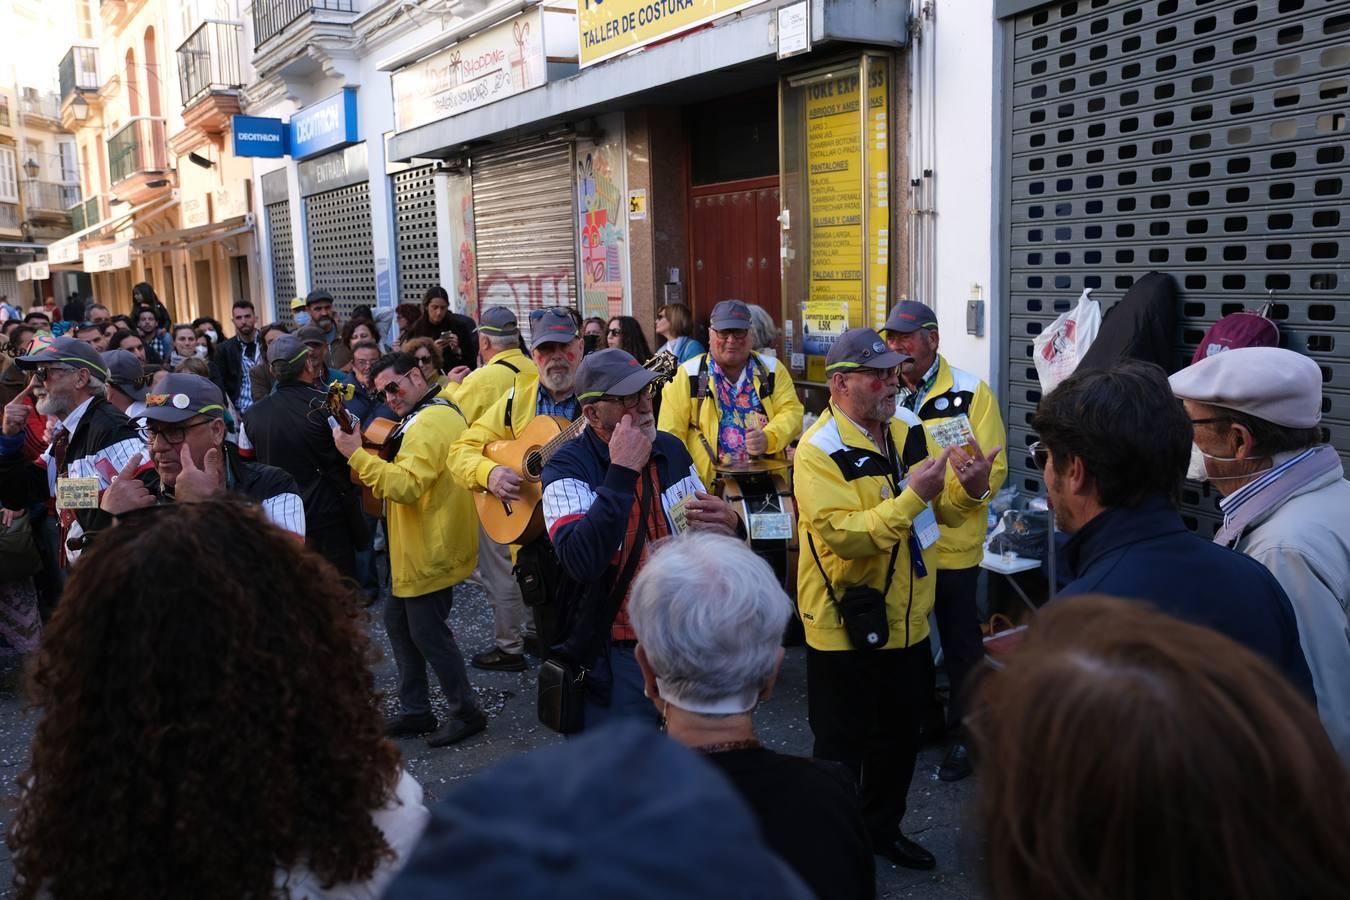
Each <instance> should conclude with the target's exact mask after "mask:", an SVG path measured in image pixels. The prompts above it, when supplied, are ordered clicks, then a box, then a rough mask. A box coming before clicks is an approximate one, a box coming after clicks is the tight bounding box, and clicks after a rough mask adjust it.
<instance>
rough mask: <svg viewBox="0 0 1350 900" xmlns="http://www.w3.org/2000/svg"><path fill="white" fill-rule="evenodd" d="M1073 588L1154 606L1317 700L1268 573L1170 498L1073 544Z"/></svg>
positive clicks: (1103, 519)
mask: <svg viewBox="0 0 1350 900" xmlns="http://www.w3.org/2000/svg"><path fill="white" fill-rule="evenodd" d="M1065 553H1066V560H1065V561H1066V563H1067V565H1068V569H1069V571H1070V572H1071V573H1072V575H1073V581H1071V582H1070V583H1069V584H1068V585H1066V586H1065V587H1064V589H1063V591H1062V592H1061V593H1060V596H1061V597H1068V596H1071V595H1074V594H1109V595H1111V596H1113V597H1123V598H1125V599H1127V600H1146V601H1148V602H1149V603H1151V604H1153V605H1154V606H1155V607H1157V608H1158V609H1160V610H1162V611H1163V612H1165V613H1167V614H1168V615H1172V616H1176V617H1177V618H1178V619H1184V620H1186V621H1187V622H1193V623H1195V624H1196V625H1204V626H1206V627H1208V628H1212V629H1214V630H1215V631H1218V632H1220V633H1221V634H1224V635H1227V636H1228V637H1230V638H1232V639H1233V640H1235V641H1237V642H1238V643H1239V644H1242V645H1244V646H1246V647H1247V648H1248V649H1251V650H1254V651H1255V652H1257V653H1259V654H1261V655H1262V656H1264V657H1265V658H1266V659H1267V660H1269V661H1270V663H1271V664H1272V665H1274V666H1275V668H1277V669H1279V670H1280V671H1281V672H1284V673H1285V675H1287V676H1288V677H1289V680H1290V682H1292V683H1293V685H1294V687H1296V688H1297V689H1298V690H1299V691H1301V692H1302V693H1303V694H1305V695H1306V696H1307V697H1308V698H1309V699H1313V696H1314V695H1313V686H1312V674H1311V673H1310V672H1309V670H1308V661H1307V659H1306V658H1305V657H1304V655H1303V648H1302V646H1301V645H1300V644H1299V640H1298V624H1297V621H1296V620H1295V618H1294V609H1293V607H1292V606H1290V604H1289V598H1288V597H1287V596H1286V595H1285V593H1284V589H1283V588H1281V587H1280V583H1279V582H1278V581H1276V580H1275V576H1273V575H1271V574H1270V571H1269V570H1268V569H1266V567H1265V566H1263V565H1261V564H1260V563H1259V562H1257V561H1256V560H1254V559H1252V558H1251V557H1248V556H1244V555H1243V554H1241V553H1238V552H1236V551H1233V550H1229V549H1228V548H1226V547H1222V546H1220V545H1218V544H1216V543H1214V542H1213V541H1207V540H1205V539H1204V538H1203V537H1201V536H1200V535H1198V534H1195V533H1193V532H1191V531H1190V530H1189V529H1187V528H1186V525H1185V523H1184V522H1182V521H1181V516H1180V514H1178V513H1177V511H1176V508H1175V507H1174V506H1173V505H1172V504H1171V503H1170V502H1169V501H1168V500H1167V498H1165V497H1161V496H1159V497H1151V498H1149V499H1147V500H1145V501H1144V502H1143V503H1141V504H1139V506H1137V507H1134V508H1132V509H1125V508H1119V509H1110V510H1107V511H1106V512H1104V513H1102V514H1101V515H1099V516H1097V517H1096V518H1095V519H1093V520H1092V521H1091V522H1088V523H1087V525H1085V526H1084V527H1083V529H1082V530H1081V531H1079V532H1078V533H1077V534H1075V535H1074V536H1073V537H1072V538H1070V539H1069V541H1068V543H1067V544H1066V545H1065Z"/></svg>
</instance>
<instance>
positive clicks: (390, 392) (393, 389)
mask: <svg viewBox="0 0 1350 900" xmlns="http://www.w3.org/2000/svg"><path fill="white" fill-rule="evenodd" d="M408 374H409V373H407V372H404V373H403V374H402V375H400V376H398V377H397V378H395V379H394V380H393V381H390V382H389V383H387V384H386V385H385V386H384V387H382V388H380V393H382V394H384V395H385V396H386V397H392V396H394V395H395V394H397V393H398V392H399V386H398V383H399V382H400V381H402V380H403V379H405V378H407V377H408Z"/></svg>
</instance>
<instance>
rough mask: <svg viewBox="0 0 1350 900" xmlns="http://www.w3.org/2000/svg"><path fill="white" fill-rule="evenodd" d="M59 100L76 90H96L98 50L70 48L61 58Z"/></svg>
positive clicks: (93, 48) (64, 98)
mask: <svg viewBox="0 0 1350 900" xmlns="http://www.w3.org/2000/svg"><path fill="white" fill-rule="evenodd" d="M59 71H60V77H61V100H62V102H64V101H65V100H66V98H68V97H69V96H70V95H71V94H72V93H74V92H75V91H76V90H81V91H96V90H98V87H99V84H98V48H96V47H71V48H70V50H68V51H67V52H66V55H65V56H63V57H62V58H61V66H60V69H59Z"/></svg>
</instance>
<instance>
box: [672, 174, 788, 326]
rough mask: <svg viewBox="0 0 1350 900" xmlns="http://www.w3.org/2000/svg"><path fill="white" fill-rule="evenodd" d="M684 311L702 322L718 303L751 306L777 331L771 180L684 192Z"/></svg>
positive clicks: (774, 188) (775, 209)
mask: <svg viewBox="0 0 1350 900" xmlns="http://www.w3.org/2000/svg"><path fill="white" fill-rule="evenodd" d="M689 193H690V203H691V204H692V207H693V209H692V210H691V215H690V217H689V241H690V250H691V252H690V258H691V260H692V265H693V270H694V271H693V275H692V278H691V286H692V297H691V306H690V308H691V309H692V310H693V312H694V318H696V319H700V320H702V319H706V318H707V316H708V314H709V313H711V312H712V308H713V307H714V306H716V305H717V304H718V303H719V302H720V301H722V300H732V299H735V300H744V301H745V302H746V303H755V304H758V305H759V306H762V307H764V309H765V310H766V311H767V312H768V313H769V314H770V315H772V316H773V319H774V321H775V322H777V323H778V324H779V326H780V328H781V326H782V322H781V321H780V317H781V313H782V305H783V303H782V293H781V290H780V278H781V273H780V272H779V267H778V256H779V250H778V248H779V228H778V213H779V193H778V178H777V176H773V177H769V178H749V179H746V180H744V181H724V182H721V183H719V184H706V185H698V186H694V187H691V188H690V189H689Z"/></svg>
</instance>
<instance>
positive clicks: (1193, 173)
mask: <svg viewBox="0 0 1350 900" xmlns="http://www.w3.org/2000/svg"><path fill="white" fill-rule="evenodd" d="M1012 29H1013V34H1014V36H1015V37H1014V42H1013V52H1012V54H1011V67H1012V90H1011V95H1010V96H1011V104H1012V106H1011V109H1010V110H1009V122H1010V134H1009V147H1010V156H1009V158H1008V172H1009V173H1010V179H1009V184H1008V185H1007V188H1008V190H1009V192H1010V194H1009V198H1010V206H1009V226H1010V234H1009V242H1008V257H1009V258H1008V273H1007V274H1008V280H1007V285H1008V294H1007V302H1006V303H1005V304H1004V315H1005V325H1006V328H1007V330H1006V331H1005V333H1006V334H1007V335H1008V336H1009V337H1008V340H1009V346H1008V352H1007V363H1006V365H1007V369H1006V371H1005V373H1004V375H1005V377H1006V380H1005V382H1004V383H1005V385H1007V397H1006V401H1005V402H1006V406H1007V416H1008V428H1009V444H1010V446H1011V447H1013V448H1017V449H1018V450H1021V449H1022V448H1024V447H1026V446H1027V445H1028V444H1029V443H1030V442H1031V441H1032V440H1034V436H1033V435H1032V433H1031V430H1030V427H1029V423H1030V417H1031V414H1032V412H1033V411H1034V410H1035V408H1036V404H1037V402H1038V401H1039V400H1040V387H1039V383H1038V381H1037V377H1036V369H1035V366H1034V364H1033V362H1032V341H1033V340H1034V338H1035V336H1036V335H1037V334H1038V333H1039V332H1040V331H1041V330H1042V329H1043V328H1044V327H1045V326H1046V325H1048V324H1049V323H1050V322H1052V321H1053V320H1054V318H1055V317H1056V316H1058V315H1059V314H1060V313H1061V312H1063V311H1065V310H1067V309H1069V308H1070V307H1071V306H1072V305H1073V304H1074V303H1075V302H1076V301H1077V297H1078V295H1079V293H1080V292H1081V291H1082V290H1083V288H1085V287H1091V288H1096V289H1097V290H1094V296H1095V297H1096V298H1097V299H1098V300H1100V301H1102V302H1103V307H1104V308H1106V307H1109V306H1110V305H1111V304H1112V303H1114V302H1115V301H1118V300H1119V299H1120V297H1121V296H1122V295H1123V294H1124V292H1125V290H1126V289H1127V288H1129V287H1130V285H1131V284H1132V283H1133V280H1134V278H1136V277H1139V276H1142V275H1144V274H1146V273H1147V272H1149V271H1150V270H1155V271H1160V272H1166V273H1169V274H1171V275H1172V276H1173V277H1174V278H1175V279H1176V281H1177V283H1178V286H1179V287H1180V289H1181V299H1180V308H1179V314H1180V320H1181V324H1180V326H1179V329H1178V334H1177V336H1176V364H1177V365H1178V366H1181V365H1184V364H1186V363H1188V362H1189V361H1190V358H1191V354H1192V353H1193V352H1194V351H1195V348H1196V346H1197V345H1198V344H1199V342H1200V340H1201V338H1202V337H1203V335H1204V331H1205V329H1206V328H1207V327H1208V326H1209V325H1210V324H1211V323H1213V322H1214V321H1215V320H1217V319H1218V318H1220V317H1221V316H1223V315H1226V314H1228V313H1230V312H1234V311H1237V310H1239V309H1242V308H1244V307H1245V308H1249V309H1255V308H1256V307H1257V306H1259V305H1260V304H1261V303H1262V302H1263V301H1264V300H1266V299H1267V291H1268V290H1274V291H1275V292H1276V293H1275V306H1274V312H1273V317H1274V318H1276V319H1277V320H1278V322H1279V326H1280V331H1281V335H1282V337H1281V341H1282V344H1283V345H1284V346H1286V347H1288V348H1290V349H1293V350H1298V351H1300V352H1302V353H1306V354H1307V355H1309V356H1310V357H1312V358H1313V359H1314V360H1316V361H1317V362H1318V363H1319V364H1320V365H1321V367H1322V373H1323V393H1324V397H1325V400H1324V403H1323V414H1324V417H1325V418H1324V424H1325V426H1326V432H1327V436H1328V438H1329V439H1330V440H1332V441H1333V442H1334V443H1335V444H1336V446H1337V447H1339V448H1340V450H1341V454H1342V457H1344V458H1346V459H1347V460H1348V461H1350V333H1347V326H1350V272H1347V271H1346V263H1347V260H1350V238H1348V237H1347V230H1346V221H1345V219H1344V216H1345V215H1346V210H1345V203H1346V198H1347V197H1348V196H1350V192H1347V187H1346V185H1347V182H1350V163H1348V162H1347V160H1346V143H1347V142H1346V129H1345V125H1346V123H1345V115H1346V112H1347V108H1346V107H1347V104H1346V100H1347V84H1348V83H1350V44H1348V43H1347V41H1350V9H1348V8H1347V6H1346V3H1345V0H1257V2H1252V3H1233V2H1211V0H1149V2H1137V0H1136V2H1117V0H1077V2H1068V3H1057V4H1055V5H1053V6H1047V7H1042V8H1039V9H1037V10H1035V11H1033V12H1029V13H1026V14H1023V15H1020V16H1018V17H1017V18H1016V19H1015V20H1014V21H1013V23H1012ZM1009 464H1010V466H1011V467H1012V471H1011V472H1010V477H1009V483H1010V484H1013V485H1016V486H1018V487H1021V488H1024V489H1029V490H1036V491H1039V490H1041V489H1042V483H1041V480H1040V478H1039V476H1038V473H1037V472H1036V470H1035V469H1034V467H1033V466H1032V463H1031V459H1030V457H1029V456H1028V455H1027V454H1026V453H1024V452H1014V453H1009ZM1185 500H1186V509H1185V510H1184V514H1185V517H1186V519H1187V521H1188V524H1189V525H1190V526H1191V527H1192V528H1195V529H1197V530H1199V531H1201V532H1202V533H1206V534H1208V533H1212V530H1213V528H1214V527H1215V526H1216V524H1217V522H1218V510H1217V506H1216V500H1217V496H1216V495H1215V494H1214V493H1213V491H1212V489H1211V488H1209V487H1203V488H1202V487H1199V486H1197V485H1194V484H1190V485H1188V489H1187V496H1186V498H1185Z"/></svg>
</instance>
